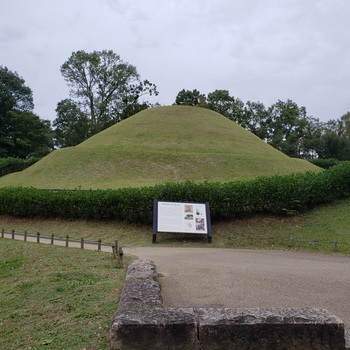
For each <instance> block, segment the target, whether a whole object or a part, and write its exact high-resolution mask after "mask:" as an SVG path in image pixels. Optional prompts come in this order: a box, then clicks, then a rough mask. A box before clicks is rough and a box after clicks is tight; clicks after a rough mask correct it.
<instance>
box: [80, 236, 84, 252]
mask: <svg viewBox="0 0 350 350" xmlns="http://www.w3.org/2000/svg"><path fill="white" fill-rule="evenodd" d="M80 248H81V249H84V237H81V239H80Z"/></svg>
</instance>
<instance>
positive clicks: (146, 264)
mask: <svg viewBox="0 0 350 350" xmlns="http://www.w3.org/2000/svg"><path fill="white" fill-rule="evenodd" d="M131 279H150V280H153V281H155V282H158V276H157V269H156V266H155V265H154V263H153V262H152V261H151V260H148V259H137V260H134V261H133V262H132V263H131V264H130V266H129V267H128V271H127V273H126V280H127V281H128V280H131Z"/></svg>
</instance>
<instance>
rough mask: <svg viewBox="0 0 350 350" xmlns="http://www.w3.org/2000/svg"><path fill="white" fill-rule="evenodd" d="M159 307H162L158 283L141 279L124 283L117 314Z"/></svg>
mask: <svg viewBox="0 0 350 350" xmlns="http://www.w3.org/2000/svg"><path fill="white" fill-rule="evenodd" d="M161 307H163V300H162V296H161V292H160V286H159V283H158V282H155V281H153V280H141V279H136V280H128V281H126V283H125V285H124V288H123V291H122V295H121V297H120V301H119V308H118V313H122V312H126V311H130V310H149V309H155V308H161Z"/></svg>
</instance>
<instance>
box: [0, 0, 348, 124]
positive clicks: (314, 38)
mask: <svg viewBox="0 0 350 350" xmlns="http://www.w3.org/2000/svg"><path fill="white" fill-rule="evenodd" d="M0 2H1V7H0V65H1V66H6V67H8V68H9V69H10V70H11V71H16V72H17V73H18V74H19V75H20V76H21V77H22V78H24V80H25V81H26V85H28V86H29V87H30V88H31V89H32V90H33V93H34V103H35V112H36V113H37V114H38V115H39V116H40V117H41V118H42V119H50V120H53V119H55V118H56V114H55V108H56V106H57V103H58V102H59V101H61V100H63V99H65V98H67V97H69V92H68V87H67V84H66V82H65V81H64V79H63V77H62V75H61V73H60V66H61V65H62V64H63V63H64V62H65V61H66V60H67V59H68V58H69V57H70V55H71V54H72V52H75V51H78V50H84V51H86V52H92V51H95V50H98V51H100V50H104V49H106V50H113V51H114V52H115V53H117V54H119V55H120V56H121V58H122V59H123V60H124V61H126V62H128V63H130V64H132V65H134V66H136V68H137V70H138V72H139V74H140V75H141V78H142V79H148V80H150V81H151V82H152V83H154V84H156V85H157V87H158V91H159V95H158V97H157V98H156V100H152V102H159V103H160V104H161V105H170V104H173V103H174V101H175V97H176V95H177V93H178V92H179V91H180V90H182V89H187V90H193V89H197V90H199V91H200V92H201V93H204V94H208V93H209V92H212V91H214V90H215V89H225V90H229V92H230V94H231V95H232V96H235V97H238V98H240V99H241V100H243V101H244V102H246V101H248V100H249V101H254V102H257V101H260V102H263V103H264V104H265V106H267V107H268V106H270V105H271V104H273V103H275V102H277V101H278V100H279V99H280V100H283V101H286V100H287V99H291V100H293V101H294V102H296V103H297V104H298V105H299V106H305V107H306V110H307V113H308V115H310V116H314V117H317V118H319V119H320V120H322V121H328V120H330V119H335V118H339V117H340V116H341V115H343V114H345V113H346V112H347V111H350V27H349V16H350V1H349V0H59V1H58V0H50V1H49V0H30V1H29V0H11V1H10V0H0ZM146 100H147V98H146Z"/></svg>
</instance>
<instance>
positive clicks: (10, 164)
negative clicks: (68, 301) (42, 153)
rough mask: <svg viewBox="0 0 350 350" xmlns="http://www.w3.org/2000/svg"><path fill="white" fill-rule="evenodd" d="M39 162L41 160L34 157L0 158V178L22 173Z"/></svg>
mask: <svg viewBox="0 0 350 350" xmlns="http://www.w3.org/2000/svg"><path fill="white" fill-rule="evenodd" d="M38 160H39V158H34V157H31V158H28V159H20V158H12V157H7V158H0V176H4V175H7V174H10V173H14V172H17V171H22V170H24V169H26V168H28V167H29V166H31V165H33V164H34V163H36V162H37V161H38Z"/></svg>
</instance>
